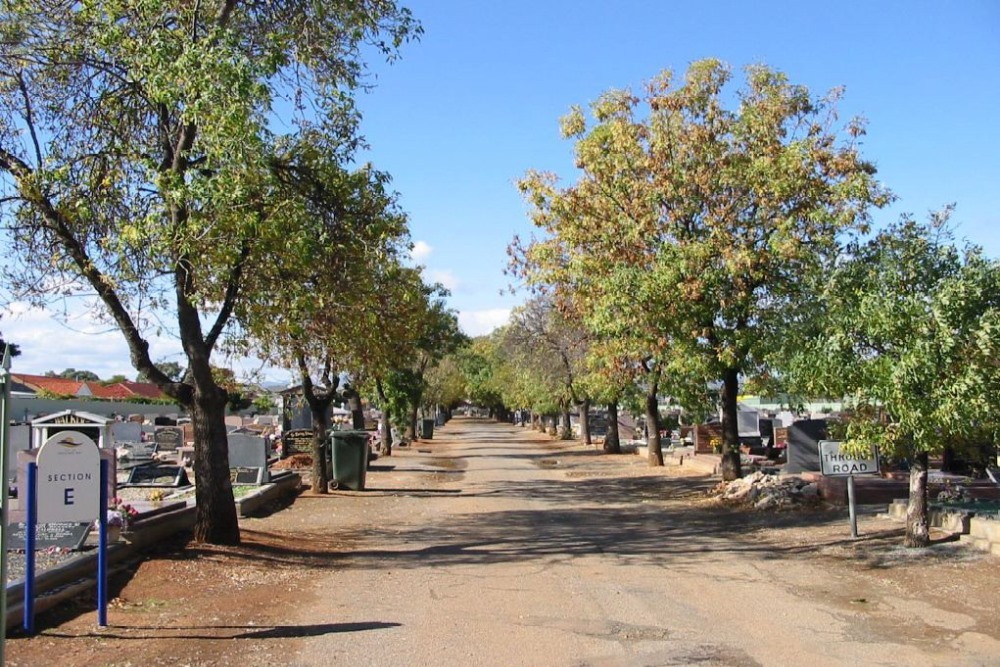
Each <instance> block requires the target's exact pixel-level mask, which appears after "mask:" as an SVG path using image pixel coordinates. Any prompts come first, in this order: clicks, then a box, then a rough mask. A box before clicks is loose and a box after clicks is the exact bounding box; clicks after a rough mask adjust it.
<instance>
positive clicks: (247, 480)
mask: <svg viewBox="0 0 1000 667" xmlns="http://www.w3.org/2000/svg"><path fill="white" fill-rule="evenodd" d="M266 472H267V470H266V469H264V468H230V469H229V481H230V483H232V484H254V485H258V486H259V485H261V484H264V483H265V482H266V480H265V479H264V474H265V473H266Z"/></svg>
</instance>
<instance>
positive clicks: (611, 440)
mask: <svg viewBox="0 0 1000 667" xmlns="http://www.w3.org/2000/svg"><path fill="white" fill-rule="evenodd" d="M604 453H605V454H621V453H622V441H621V437H620V436H619V434H618V404H617V403H614V402H612V403H608V434H607V435H606V436H605V437H604Z"/></svg>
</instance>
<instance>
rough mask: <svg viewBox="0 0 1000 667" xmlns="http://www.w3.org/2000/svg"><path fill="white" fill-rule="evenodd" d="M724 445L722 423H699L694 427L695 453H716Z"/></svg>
mask: <svg viewBox="0 0 1000 667" xmlns="http://www.w3.org/2000/svg"><path fill="white" fill-rule="evenodd" d="M716 445H719V446H720V447H721V445H722V424H698V425H697V426H695V427H694V453H695V454H714V453H716V451H715V450H716Z"/></svg>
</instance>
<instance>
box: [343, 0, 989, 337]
mask: <svg viewBox="0 0 1000 667" xmlns="http://www.w3.org/2000/svg"><path fill="white" fill-rule="evenodd" d="M408 6H409V7H410V8H411V9H412V10H413V12H414V14H415V15H416V16H417V17H418V18H420V19H421V20H422V22H423V24H424V28H425V31H426V32H425V35H424V37H423V38H422V40H421V41H420V42H419V43H417V44H411V45H409V46H408V47H407V48H405V49H404V51H403V57H402V59H401V60H400V61H398V62H396V63H394V64H393V65H391V66H382V65H381V64H379V65H378V66H377V67H375V70H376V73H377V78H376V79H375V83H376V85H377V88H376V90H375V91H374V92H373V93H371V94H369V95H365V96H362V97H361V99H360V104H361V108H362V110H363V112H364V117H365V120H364V124H363V128H364V134H365V135H366V137H367V138H368V140H369V143H370V144H371V146H372V150H371V158H372V160H373V161H374V162H375V163H376V165H378V166H379V167H380V168H382V169H386V170H387V171H389V172H390V173H391V174H392V175H393V178H394V186H395V188H396V189H397V190H398V191H399V192H400V193H401V195H402V203H403V206H404V208H405V209H406V210H407V211H409V213H410V215H411V229H412V234H413V238H414V240H419V241H423V242H424V243H426V244H428V245H429V246H430V247H431V248H432V249H433V250H432V252H431V253H430V254H429V255H428V256H427V257H426V258H425V259H424V262H425V263H426V265H427V266H428V269H431V270H432V271H431V272H430V273H431V274H432V275H445V276H449V277H451V279H452V280H453V284H454V289H453V297H452V300H451V304H452V306H453V307H454V308H456V309H458V310H459V311H460V312H461V313H462V321H463V324H465V325H466V326H467V327H468V328H475V331H474V333H481V332H482V331H481V330H482V326H483V325H484V324H485V323H487V322H491V321H494V320H495V319H496V318H498V317H502V316H503V313H504V312H505V311H504V309H506V308H509V307H510V306H512V305H514V304H516V303H517V302H518V300H519V298H520V297H510V296H506V297H503V296H500V294H499V291H500V290H501V289H502V288H503V287H504V286H505V285H506V279H505V278H504V277H503V275H502V270H503V267H504V264H505V261H506V255H505V247H506V245H507V244H508V243H509V242H510V240H511V238H512V237H513V235H514V234H515V233H517V234H521V235H527V234H530V233H531V226H530V224H529V222H528V220H527V217H526V215H525V212H526V208H525V206H524V205H523V204H522V202H521V199H520V197H519V195H518V193H517V191H516V189H515V187H514V181H515V180H516V179H517V178H518V177H519V176H521V175H522V174H523V173H524V172H525V171H526V170H527V169H529V168H535V169H545V170H553V171H556V172H558V173H560V174H561V175H562V176H563V177H564V178H567V179H570V180H571V179H573V178H574V174H573V172H572V164H571V160H570V157H571V153H572V145H571V143H570V142H567V141H564V140H562V139H561V138H560V137H559V132H558V118H559V117H560V116H561V115H563V114H565V113H566V111H567V110H568V109H569V107H570V106H571V105H573V104H581V105H586V104H587V103H589V102H590V101H592V100H594V99H595V98H596V97H597V96H598V95H599V94H600V93H601V92H603V91H605V90H607V89H609V88H613V87H617V88H624V87H631V88H633V90H636V91H639V90H641V88H642V84H643V82H645V81H647V80H648V79H650V78H651V77H653V76H654V75H655V74H657V73H658V72H659V71H661V70H662V69H666V68H671V69H674V70H675V71H679V72H683V71H684V70H685V69H686V68H687V66H688V64H689V63H690V62H692V61H694V60H699V59H702V58H706V57H717V58H720V59H722V60H724V61H726V62H727V63H729V64H730V65H731V66H732V67H733V68H734V69H737V70H738V69H739V68H742V67H743V66H745V65H747V64H752V63H767V64H768V65H770V66H772V67H775V68H778V69H781V70H783V71H784V72H786V73H787V74H788V76H789V77H790V79H791V80H792V81H793V82H795V83H800V84H804V85H806V86H808V87H809V88H810V90H811V91H813V92H814V93H817V94H820V93H825V92H826V91H828V90H829V89H831V88H834V87H836V86H845V87H846V94H845V97H844V100H843V102H842V103H841V105H840V107H839V108H840V109H841V113H842V117H843V118H844V119H845V120H846V119H847V118H849V117H851V116H855V115H863V116H865V117H866V118H867V119H868V122H869V126H868V127H869V135H868V137H867V138H866V140H865V155H866V156H867V157H868V158H869V159H871V160H873V161H874V162H875V163H876V164H877V165H878V167H879V172H880V178H881V179H882V180H883V181H884V182H885V183H886V184H887V185H889V187H891V188H892V189H893V190H894V191H895V192H896V193H897V194H898V195H899V201H898V203H897V204H896V205H895V206H894V207H893V208H892V209H891V210H887V211H883V212H880V213H879V215H878V220H881V221H883V222H885V221H888V220H892V219H895V218H897V217H898V215H899V214H900V213H901V212H903V211H909V212H913V213H915V214H916V215H918V216H920V217H923V216H924V215H925V214H926V212H927V211H929V210H932V209H937V208H940V207H941V206H942V205H944V204H947V203H950V202H956V203H957V204H958V209H957V213H956V216H955V218H954V220H955V222H956V223H957V224H958V232H959V234H960V235H963V236H966V237H968V238H969V239H970V240H972V241H974V242H976V243H979V244H981V245H983V246H985V247H986V248H987V250H988V251H989V252H990V254H992V255H994V256H996V255H998V254H1000V231H996V230H998V227H1000V131H998V130H997V128H996V126H995V124H994V122H995V121H994V119H995V117H996V116H997V111H998V108H1000V86H998V81H1000V3H998V2H986V1H982V2H948V3H943V2H934V3H932V2H912V1H911V2H905V3H904V2H892V3H888V2H863V3H862V2H853V3H843V2H842V3H808V2H703V3H679V2H666V1H661V2H638V1H630V0H619V1H615V2H611V1H608V2H599V1H596V0H589V1H588V0H584V1H577V2H567V1H561V0H560V1H554V0H535V1H533V2H527V1H524V0H511V1H507V2H490V3H486V2H476V1H465V2H462V1H452V0H414V1H413V2H410V3H409V4H408ZM435 272H437V273H436V274H435Z"/></svg>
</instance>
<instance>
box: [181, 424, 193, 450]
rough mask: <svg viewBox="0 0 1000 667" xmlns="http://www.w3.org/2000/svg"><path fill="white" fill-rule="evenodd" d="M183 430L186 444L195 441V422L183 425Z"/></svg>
mask: <svg viewBox="0 0 1000 667" xmlns="http://www.w3.org/2000/svg"><path fill="white" fill-rule="evenodd" d="M181 429H182V430H183V438H184V444H185V445H187V444H188V443H194V424H192V423H190V422H188V423H187V424H184V425H182V426H181Z"/></svg>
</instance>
